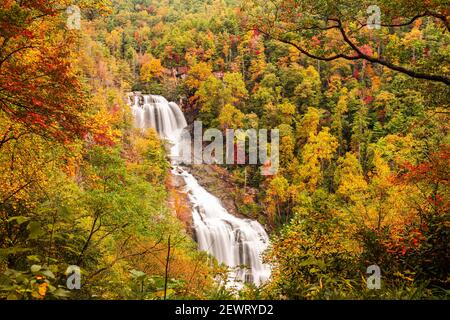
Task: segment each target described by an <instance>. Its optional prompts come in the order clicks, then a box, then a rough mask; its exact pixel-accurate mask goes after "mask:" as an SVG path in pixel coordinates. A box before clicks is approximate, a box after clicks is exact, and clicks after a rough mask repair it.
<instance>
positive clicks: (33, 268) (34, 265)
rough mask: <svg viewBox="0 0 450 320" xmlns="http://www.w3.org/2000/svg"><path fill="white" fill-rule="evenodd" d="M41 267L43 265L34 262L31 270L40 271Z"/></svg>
mask: <svg viewBox="0 0 450 320" xmlns="http://www.w3.org/2000/svg"><path fill="white" fill-rule="evenodd" d="M41 269H42V266H40V265H37V264H33V265H32V266H31V268H30V270H31V272H33V273H36V272H39V270H41Z"/></svg>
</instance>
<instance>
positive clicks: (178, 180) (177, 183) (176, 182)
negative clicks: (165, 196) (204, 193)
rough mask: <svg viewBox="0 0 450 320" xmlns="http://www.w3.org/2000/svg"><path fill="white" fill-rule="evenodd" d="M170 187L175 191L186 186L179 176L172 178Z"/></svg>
mask: <svg viewBox="0 0 450 320" xmlns="http://www.w3.org/2000/svg"><path fill="white" fill-rule="evenodd" d="M172 186H173V187H174V188H177V189H182V188H183V187H185V186H186V182H185V181H184V179H183V178H182V177H180V176H172Z"/></svg>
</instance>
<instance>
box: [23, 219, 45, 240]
mask: <svg viewBox="0 0 450 320" xmlns="http://www.w3.org/2000/svg"><path fill="white" fill-rule="evenodd" d="M27 230H28V232H29V235H28V239H30V240H35V239H39V238H40V237H41V236H42V235H43V234H44V230H42V226H41V224H40V223H39V222H37V221H31V222H30V223H29V224H28V226H27Z"/></svg>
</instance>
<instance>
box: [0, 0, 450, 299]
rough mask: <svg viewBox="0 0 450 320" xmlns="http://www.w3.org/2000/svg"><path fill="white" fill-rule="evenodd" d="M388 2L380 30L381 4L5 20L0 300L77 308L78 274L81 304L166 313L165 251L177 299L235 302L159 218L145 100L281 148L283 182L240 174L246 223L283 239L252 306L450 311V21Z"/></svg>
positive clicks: (283, 3)
mask: <svg viewBox="0 0 450 320" xmlns="http://www.w3.org/2000/svg"><path fill="white" fill-rule="evenodd" d="M85 2H86V3H85ZM377 2H378V5H379V7H380V9H381V12H382V20H381V26H380V28H379V29H369V28H367V23H366V21H367V15H368V13H367V7H368V6H369V5H371V4H372V1H359V2H358V3H355V2H354V1H325V0H324V1H317V0H311V1H309V0H304V1H292V0H273V1H259V0H254V1H244V2H243V4H240V3H239V1H234V0H189V1H186V0H163V1H156V0H133V1H125V0H113V1H112V3H111V4H110V5H108V4H107V3H103V2H101V3H100V4H98V3H99V2H97V5H96V6H94V5H93V4H91V3H89V2H88V1H84V2H82V3H83V6H82V9H83V10H82V11H83V21H82V30H81V31H67V30H65V29H64V21H63V20H64V16H63V15H61V14H60V13H58V12H59V11H58V7H61V6H63V5H64V1H52V2H46V3H48V4H43V2H42V1H29V5H24V4H22V3H21V2H19V1H6V2H4V3H2V4H1V5H0V25H1V26H2V27H1V29H0V43H2V47H1V51H0V157H1V160H2V161H1V165H0V166H1V171H0V185H1V190H0V215H1V216H0V218H1V221H0V232H1V234H2V237H1V239H0V241H1V242H0V257H1V259H2V260H0V271H4V275H3V276H2V280H1V284H0V285H1V286H0V294H1V297H3V296H4V297H18V298H23V297H33V298H44V297H45V298H47V297H50V296H51V295H53V296H59V295H61V296H64V295H66V294H68V293H67V292H66V291H64V290H62V289H61V290H59V289H58V284H59V285H61V284H62V283H61V279H63V272H64V270H63V267H66V266H67V265H68V264H78V265H80V266H81V267H82V269H83V272H84V273H83V276H85V278H86V279H88V281H89V282H88V284H86V287H85V289H83V290H82V291H81V293H80V295H82V296H83V297H86V296H90V297H93V296H95V297H99V298H115V297H121V298H158V297H161V281H162V279H163V278H162V277H163V276H164V274H163V269H164V265H163V263H161V260H164V255H165V254H166V252H167V240H168V236H169V235H171V237H172V242H175V243H176V247H175V248H176V252H177V254H176V256H175V257H174V258H173V260H174V261H173V262H172V265H173V270H175V271H174V274H173V275H172V278H173V280H172V282H171V283H170V287H171V291H170V293H171V294H173V296H174V297H196V298H211V297H221V298H223V297H228V295H227V293H226V292H225V291H224V289H223V288H222V289H221V290H219V291H214V290H215V289H217V288H216V287H215V286H214V284H213V281H212V277H213V275H214V274H215V272H217V270H215V269H214V268H212V267H211V265H208V264H207V263H206V257H205V256H203V255H202V254H200V253H197V252H196V251H195V250H194V246H193V242H192V241H191V240H189V239H188V237H187V235H186V233H185V232H184V231H183V227H182V225H181V224H179V223H176V219H175V218H174V217H173V215H172V214H171V213H170V210H171V209H170V208H169V206H167V205H163V206H161V204H164V203H167V202H166V200H167V198H168V194H169V193H170V188H169V187H168V186H167V179H168V177H167V174H168V164H167V162H166V160H165V158H164V151H163V148H162V146H161V142H160V141H159V140H158V139H157V138H156V137H155V134H154V133H153V132H149V133H146V134H145V135H144V134H142V133H138V132H135V131H133V130H132V128H131V121H130V114H129V110H127V107H126V106H125V105H124V102H123V97H124V96H125V95H126V92H128V91H130V90H139V91H146V92H148V93H153V94H162V95H164V96H165V97H167V98H168V99H169V100H173V101H177V102H180V104H181V106H182V107H183V109H184V111H185V113H186V115H187V117H188V118H189V119H199V120H202V121H203V123H204V127H205V128H207V127H215V128H220V129H221V130H225V129H228V128H242V129H250V128H254V129H258V128H259V129H262V128H264V129H279V130H280V134H281V137H280V170H279V172H278V173H277V174H276V175H275V176H262V175H261V171H260V170H259V169H260V168H259V167H257V166H250V165H247V166H245V165H239V166H231V165H228V166H225V168H226V170H227V172H228V174H229V175H230V176H231V179H232V181H233V182H234V183H235V184H236V193H235V195H234V197H235V203H236V204H237V205H238V209H239V211H240V212H241V213H242V214H244V215H246V216H248V217H250V218H254V219H258V220H259V221H260V222H262V223H263V224H265V225H266V226H267V228H268V229H270V231H271V240H272V243H271V247H270V250H269V251H268V252H267V254H266V256H265V259H266V261H267V262H268V263H270V264H271V265H272V267H273V275H272V279H271V281H270V282H269V283H267V284H266V285H265V286H263V287H261V288H258V289H256V288H250V287H249V288H246V289H245V290H243V291H242V293H241V295H242V296H244V297H247V298H275V299H305V298H307V299H329V298H391V299H392V298H431V297H448V289H449V287H448V273H449V269H448V261H449V258H450V250H449V245H448V244H449V242H450V239H449V233H450V230H449V228H450V222H449V194H450V192H449V155H450V149H449V134H448V129H449V126H448V123H449V118H448V102H449V96H450V87H449V85H448V84H449V80H448V79H449V76H450V75H449V73H450V69H449V67H450V65H449V61H450V48H449V43H450V34H449V30H448V26H449V18H448V8H447V6H446V2H445V1H438V0H432V1H426V2H424V1H392V0H382V1H377ZM58 5H59V6H58ZM447 5H448V4H447ZM44 15H45V16H48V18H46V19H45V20H44V19H42V16H44ZM148 221H157V223H154V224H151V225H149V224H148ZM374 264H376V265H378V266H380V268H381V270H382V289H381V290H368V288H367V286H366V282H365V278H366V276H367V275H366V268H367V267H368V266H370V265H374ZM131 270H132V271H131ZM105 271H107V272H105ZM58 281H59V282H58ZM119 283H121V284H123V283H126V284H127V285H126V286H124V287H123V291H120V290H117V287H116V285H118V284H119ZM121 288H122V286H121Z"/></svg>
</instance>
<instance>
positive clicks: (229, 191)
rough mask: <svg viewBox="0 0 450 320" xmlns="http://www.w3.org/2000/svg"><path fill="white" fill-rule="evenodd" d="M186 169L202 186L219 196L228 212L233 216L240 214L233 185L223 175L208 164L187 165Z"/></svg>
mask: <svg viewBox="0 0 450 320" xmlns="http://www.w3.org/2000/svg"><path fill="white" fill-rule="evenodd" d="M188 171H189V172H190V173H192V174H193V175H194V176H195V177H196V178H197V180H198V182H199V184H200V185H201V186H202V187H203V188H205V189H206V190H208V191H209V192H211V193H212V194H214V195H215V196H216V197H217V198H219V200H220V202H221V203H222V205H223V206H224V208H225V209H227V211H228V212H229V213H231V214H233V215H235V216H241V214H240V213H239V210H238V208H237V206H236V204H235V199H234V193H235V186H233V185H232V184H230V183H227V181H226V179H225V177H223V176H221V175H220V174H219V173H218V172H216V171H215V170H214V169H213V167H212V166H210V165H194V166H189V168H188Z"/></svg>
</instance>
